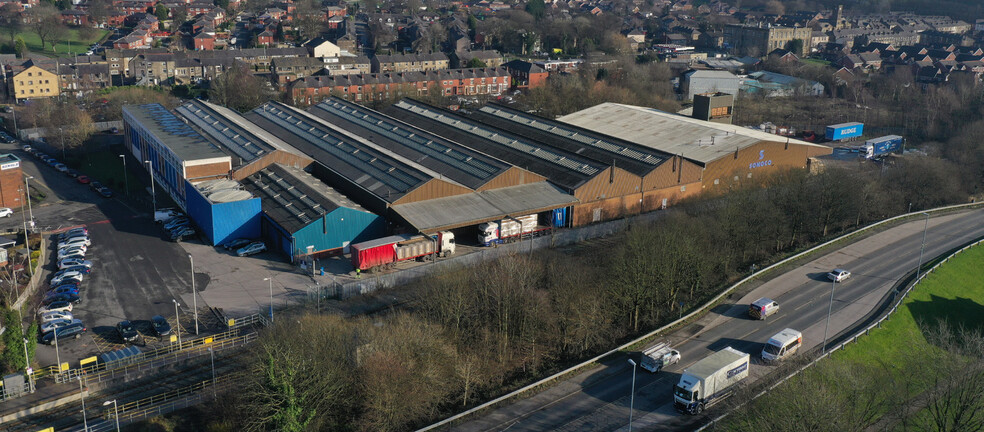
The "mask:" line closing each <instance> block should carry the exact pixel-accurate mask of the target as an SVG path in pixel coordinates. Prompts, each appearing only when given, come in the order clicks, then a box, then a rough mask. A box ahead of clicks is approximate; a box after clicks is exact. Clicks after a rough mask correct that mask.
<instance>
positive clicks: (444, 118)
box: [386, 99, 608, 190]
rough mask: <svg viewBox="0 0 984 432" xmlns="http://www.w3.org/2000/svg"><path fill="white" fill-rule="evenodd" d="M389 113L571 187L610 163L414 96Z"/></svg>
mask: <svg viewBox="0 0 984 432" xmlns="http://www.w3.org/2000/svg"><path fill="white" fill-rule="evenodd" d="M386 113H387V114H389V115H391V116H393V117H396V118H398V119H400V120H403V121H405V122H407V123H410V124H413V125H416V126H417V127H419V128H421V129H426V130H428V131H432V132H434V133H436V134H438V135H440V136H443V137H445V138H448V139H451V140H453V141H456V142H459V143H467V144H466V145H467V146H468V147H471V148H473V149H475V150H478V151H480V152H482V153H486V154H489V155H491V156H493V157H496V158H499V159H502V160H504V161H506V162H509V163H511V164H513V165H515V166H518V167H520V168H525V169H527V170H529V171H532V172H534V173H537V174H540V175H542V176H544V177H546V178H547V179H549V180H550V181H552V182H554V183H556V184H558V185H560V186H562V187H564V188H567V189H568V190H574V189H576V188H578V187H579V186H581V185H582V184H584V183H585V182H586V181H588V180H590V179H591V178H593V177H594V176H596V175H598V174H599V173H601V172H602V171H604V170H605V169H606V168H607V167H608V166H607V165H606V164H603V163H600V162H597V161H595V160H592V159H589V158H586V157H582V156H580V155H576V154H574V153H569V152H565V151H561V150H557V149H554V148H552V147H548V146H544V145H543V144H541V143H539V142H536V141H534V140H530V139H528V138H523V137H521V136H519V135H514V134H511V133H509V132H506V131H503V130H500V129H498V128H495V127H492V126H488V125H485V124H482V123H480V122H478V121H475V120H470V119H467V118H465V117H462V116H460V115H457V114H453V113H451V112H449V111H446V110H442V109H440V108H435V107H432V106H430V105H427V104H424V103H421V102H417V101H414V100H411V99H403V100H401V101H399V102H397V103H395V104H393V105H390V106H389V107H388V108H386Z"/></svg>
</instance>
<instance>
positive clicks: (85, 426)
mask: <svg viewBox="0 0 984 432" xmlns="http://www.w3.org/2000/svg"><path fill="white" fill-rule="evenodd" d="M79 396H80V397H81V398H82V427H83V429H82V430H85V431H87V430H89V420H88V419H87V418H86V416H85V390H83V389H82V375H79Z"/></svg>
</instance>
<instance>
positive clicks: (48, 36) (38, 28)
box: [26, 3, 66, 51]
mask: <svg viewBox="0 0 984 432" xmlns="http://www.w3.org/2000/svg"><path fill="white" fill-rule="evenodd" d="M26 13H27V15H28V19H29V20H30V27H31V30H34V33H37V35H38V38H40V39H41V51H44V47H45V44H46V43H48V42H51V44H52V46H54V42H55V40H57V39H58V38H59V37H61V36H62V35H64V34H65V31H66V28H65V25H64V24H62V22H61V19H60V18H59V15H58V9H55V7H54V6H51V5H50V4H48V3H41V4H40V5H38V6H35V7H32V8H31V9H30V10H28V11H27V12H26Z"/></svg>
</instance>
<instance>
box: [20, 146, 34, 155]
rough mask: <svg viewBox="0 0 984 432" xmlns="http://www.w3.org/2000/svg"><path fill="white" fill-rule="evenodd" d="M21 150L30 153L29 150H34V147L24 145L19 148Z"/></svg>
mask: <svg viewBox="0 0 984 432" xmlns="http://www.w3.org/2000/svg"><path fill="white" fill-rule="evenodd" d="M21 148H22V149H24V151H26V152H28V153H30V152H31V150H34V147H31V145H30V144H24V145H22V146H21Z"/></svg>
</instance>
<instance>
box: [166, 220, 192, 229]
mask: <svg viewBox="0 0 984 432" xmlns="http://www.w3.org/2000/svg"><path fill="white" fill-rule="evenodd" d="M189 223H191V220H190V219H188V218H187V217H184V216H181V217H176V218H173V219H171V220H169V221H167V223H165V224H164V229H165V230H168V231H170V230H173V229H175V228H177V227H179V226H185V225H188V224H189Z"/></svg>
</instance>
